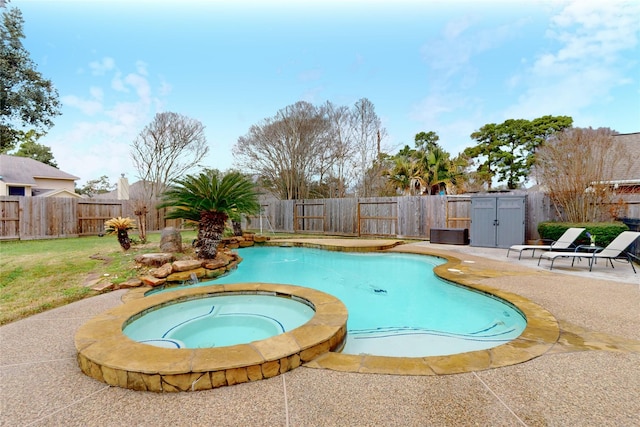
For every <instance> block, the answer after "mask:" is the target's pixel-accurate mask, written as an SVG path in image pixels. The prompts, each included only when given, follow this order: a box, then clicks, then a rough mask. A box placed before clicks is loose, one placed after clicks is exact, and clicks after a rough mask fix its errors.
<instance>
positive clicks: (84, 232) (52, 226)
mask: <svg viewBox="0 0 640 427" xmlns="http://www.w3.org/2000/svg"><path fill="white" fill-rule="evenodd" d="M136 202H137V201H135V200H97V199H72V198H67V197H51V198H45V197H18V196H8V197H7V196H4V197H0V240H10V239H20V240H33V239H52V238H62V237H78V236H90V235H97V234H99V233H103V232H104V222H105V221H107V220H108V219H111V218H114V217H118V216H122V217H130V218H134V219H136V222H137V218H136V216H135V215H134V206H135V205H136ZM149 205H150V207H149V213H148V214H147V220H146V225H147V231H157V230H162V229H163V228H164V227H168V226H174V227H175V226H178V227H179V226H180V225H181V222H180V221H177V220H165V219H164V215H165V210H164V209H161V210H157V209H154V208H153V206H154V205H155V203H150V204H149Z"/></svg>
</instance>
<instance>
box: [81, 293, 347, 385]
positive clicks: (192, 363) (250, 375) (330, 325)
mask: <svg viewBox="0 0 640 427" xmlns="http://www.w3.org/2000/svg"><path fill="white" fill-rule="evenodd" d="M146 290H148V288H139V289H135V290H133V291H131V292H129V293H128V294H127V295H128V297H127V301H126V302H125V304H123V305H121V306H119V307H116V308H113V309H111V310H108V311H106V312H104V313H102V314H100V315H98V316H96V317H94V318H93V319H91V320H90V321H89V322H87V323H85V324H84V325H82V326H81V327H80V329H79V330H78V332H77V333H76V335H75V346H76V350H77V352H78V363H79V365H80V369H81V370H82V372H84V373H85V374H86V375H88V376H90V377H92V378H95V379H97V380H99V381H103V382H105V383H107V384H109V385H112V386H119V387H123V388H129V389H134V390H146V391H155V392H174V391H195V390H206V389H211V388H217V387H222V386H227V385H233V384H238V383H243V382H247V381H256V380H261V379H264V378H271V377H274V376H276V375H279V374H282V373H284V372H287V371H288V370H291V369H294V368H296V367H298V366H300V365H301V364H304V363H307V362H310V361H312V360H313V359H315V358H316V357H318V356H319V355H321V354H323V353H326V352H328V351H332V350H340V349H341V348H342V346H343V345H344V340H345V337H346V333H347V332H346V331H347V329H346V324H347V309H346V307H345V306H344V304H343V303H342V302H341V301H340V300H338V299H337V298H335V297H333V296H332V295H329V294H326V293H324V292H321V291H317V290H315V289H310V288H303V287H299V286H291V285H278V284H268V283H239V284H230V285H213V286H206V287H197V288H191V289H181V290H176V291H172V292H166V293H161V294H156V295H152V296H148V297H144V298H143V296H144V291H146ZM243 294H244V295H246V294H263V295H275V296H279V297H283V298H295V299H298V300H302V302H305V303H307V304H308V305H309V306H311V307H313V308H314V310H315V314H314V316H313V317H312V318H311V319H310V320H309V321H308V322H307V323H305V324H304V325H302V326H300V327H298V328H295V329H293V330H291V331H288V332H285V333H283V334H279V335H276V336H274V337H271V338H267V339H264V340H259V341H253V342H251V343H247V344H239V345H234V346H226V347H214V348H198V349H188V348H183V349H171V348H161V347H155V346H152V345H147V344H142V343H139V342H136V341H134V340H131V339H130V338H128V337H127V336H125V335H124V333H123V332H122V330H123V328H124V326H125V325H126V324H127V323H128V322H129V321H130V319H132V318H135V317H138V316H140V315H141V314H143V313H145V312H148V311H150V310H153V309H155V308H159V307H162V306H165V305H169V304H173V303H176V302H180V301H185V300H191V299H196V298H205V297H208V296H217V295H243Z"/></svg>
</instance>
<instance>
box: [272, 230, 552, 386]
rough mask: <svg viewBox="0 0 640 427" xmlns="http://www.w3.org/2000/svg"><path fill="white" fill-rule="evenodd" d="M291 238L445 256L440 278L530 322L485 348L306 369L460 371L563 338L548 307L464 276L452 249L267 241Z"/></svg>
mask: <svg viewBox="0 0 640 427" xmlns="http://www.w3.org/2000/svg"><path fill="white" fill-rule="evenodd" d="M287 242H291V243H292V244H295V245H296V246H303V247H312V248H324V249H333V250H342V251H353V250H355V251H367V250H369V251H375V250H389V251H392V252H403V253H412V254H420V255H431V256H436V257H440V258H444V259H446V260H447V262H446V263H445V264H442V265H439V266H437V267H436V268H435V269H434V272H435V274H436V275H437V276H438V277H440V278H442V279H444V280H447V281H449V282H453V283H454V284H457V285H461V286H465V287H467V288H470V289H473V290H476V291H479V292H483V293H486V294H489V295H492V296H495V297H498V298H500V299H502V300H504V301H506V302H507V303H510V304H512V305H513V306H515V307H516V308H517V309H519V310H520V311H521V312H522V314H523V315H524V316H525V317H526V319H527V326H526V327H525V329H524V331H523V332H522V334H520V336H519V337H518V338H516V339H514V340H512V341H510V342H508V343H506V344H502V345H499V346H497V347H493V348H489V349H485V350H478V351H470V352H466V353H460V354H454V355H449V356H427V357H387V356H372V355H351V354H341V353H337V352H329V353H325V354H323V355H321V356H319V357H318V358H317V359H314V360H313V361H310V362H308V363H306V364H305V366H307V367H311V368H324V369H332V370H336V371H343V372H362V373H374V374H395V375H446V374H457V373H464V372H472V371H481V370H485V369H492V368H498V367H502V366H510V365H515V364H518V363H523V362H526V361H528V360H531V359H533V358H536V357H538V356H541V355H543V354H544V353H546V352H547V351H549V350H550V349H551V347H552V346H553V345H554V344H555V343H556V342H557V341H558V338H559V337H560V327H559V325H558V321H557V320H556V318H555V317H554V316H553V315H552V314H551V313H550V312H549V311H547V310H545V309H544V308H543V307H541V306H540V305H538V304H536V303H534V302H533V301H531V300H529V299H527V298H524V297H522V296H520V295H517V294H514V293H510V292H505V291H502V290H499V289H495V288H492V287H489V286H485V285H481V284H478V283H477V280H478V279H480V277H474V276H473V275H469V274H461V270H463V269H464V268H463V261H462V260H460V259H459V258H456V257H454V256H451V255H450V254H449V253H446V252H442V251H437V250H433V249H430V248H425V247H419V246H413V245H403V244H402V243H403V242H402V241H398V240H374V241H372V240H352V239H282V240H271V241H270V243H269V244H271V245H280V246H281V245H282V244H283V243H284V244H286V243H287ZM383 242H386V244H385V243H383ZM336 248H338V249H336Z"/></svg>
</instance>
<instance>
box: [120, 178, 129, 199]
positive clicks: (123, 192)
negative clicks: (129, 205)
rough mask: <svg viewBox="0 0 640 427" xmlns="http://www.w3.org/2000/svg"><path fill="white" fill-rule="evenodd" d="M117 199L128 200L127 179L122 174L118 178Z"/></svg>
mask: <svg viewBox="0 0 640 427" xmlns="http://www.w3.org/2000/svg"><path fill="white" fill-rule="evenodd" d="M118 200H129V180H127V178H125V177H124V174H122V176H121V177H120V179H118Z"/></svg>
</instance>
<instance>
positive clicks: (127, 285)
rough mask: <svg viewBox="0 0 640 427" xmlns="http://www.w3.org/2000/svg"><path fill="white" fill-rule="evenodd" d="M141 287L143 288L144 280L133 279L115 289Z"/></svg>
mask: <svg viewBox="0 0 640 427" xmlns="http://www.w3.org/2000/svg"><path fill="white" fill-rule="evenodd" d="M139 286H142V280H140V279H136V278H132V279H129V280H127V281H126V282H122V283H119V284H118V285H116V286H115V287H117V288H118V289H130V288H137V287H139Z"/></svg>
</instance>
